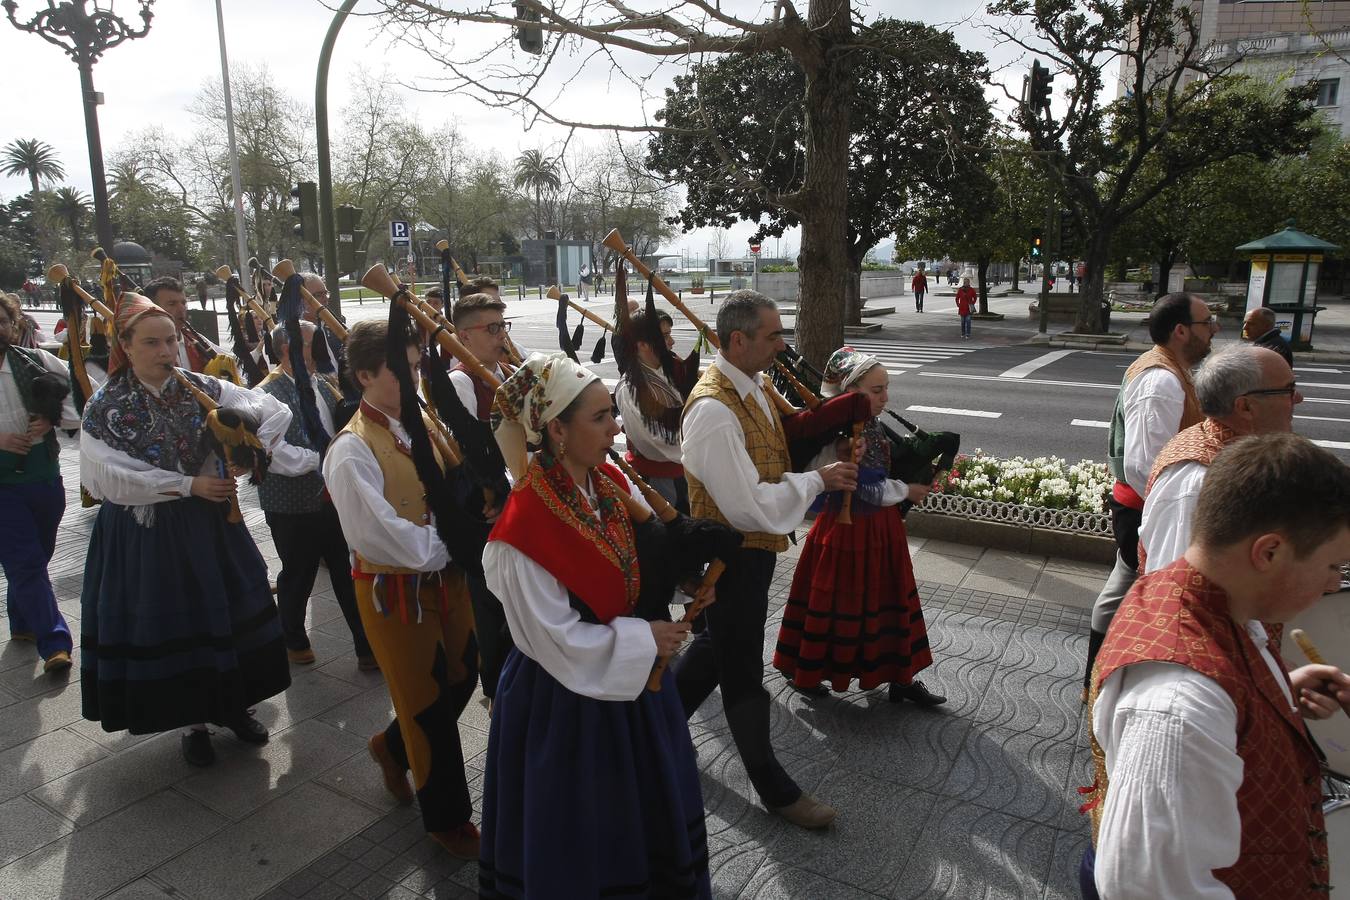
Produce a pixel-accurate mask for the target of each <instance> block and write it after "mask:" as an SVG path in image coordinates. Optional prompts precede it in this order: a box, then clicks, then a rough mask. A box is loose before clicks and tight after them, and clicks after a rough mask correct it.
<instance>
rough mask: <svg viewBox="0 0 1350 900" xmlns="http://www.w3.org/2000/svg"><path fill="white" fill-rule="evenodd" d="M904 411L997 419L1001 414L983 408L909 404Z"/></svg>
mask: <svg viewBox="0 0 1350 900" xmlns="http://www.w3.org/2000/svg"><path fill="white" fill-rule="evenodd" d="M905 412H925V413H938V414H940V415H944V416H968V417H970V418H974V419H998V418H1002V416H1003V413H1001V412H987V411H985V410H983V409H951V408H949V407H946V406H911V407H908V408H906V409H905Z"/></svg>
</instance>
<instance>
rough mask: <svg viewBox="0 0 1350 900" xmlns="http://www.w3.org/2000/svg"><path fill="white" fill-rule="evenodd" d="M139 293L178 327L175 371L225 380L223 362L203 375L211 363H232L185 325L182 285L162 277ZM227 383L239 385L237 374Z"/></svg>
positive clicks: (185, 301)
mask: <svg viewBox="0 0 1350 900" xmlns="http://www.w3.org/2000/svg"><path fill="white" fill-rule="evenodd" d="M142 290H143V291H144V295H145V296H146V297H148V298H149V299H150V300H151V301H152V302H153V303H154V304H155V305H156V306H158V307H159V308H160V309H162V310H164V311H165V312H166V313H168V314H169V318H171V319H173V321H174V324H175V325H177V326H178V335H179V340H178V368H180V369H187V370H188V371H189V372H196V373H198V374H202V373H206V374H210V375H215V376H218V377H228V373H227V372H225V371H223V370H222V369H221V366H223V365H224V363H223V362H222V363H220V364H217V366H215V367H213V370H212V371H210V372H208V371H207V366H208V365H210V364H211V362H212V361H213V360H215V359H217V358H227V359H229V360H230V361H231V362H233V357H232V356H230V354H229V353H227V352H226V351H225V350H224V349H223V348H222V347H219V346H217V345H216V344H214V343H212V342H211V341H209V340H207V339H206V338H204V337H202V336H201V335H199V334H197V332H196V331H194V330H193V329H192V326H191V325H190V324H189V323H188V315H187V310H188V301H187V293H186V292H184V290H183V284H182V282H180V281H179V280H178V279H177V278H172V277H170V276H168V275H165V276H163V277H162V278H156V279H155V280H154V281H151V282H149V283H148V284H146V286H145V287H144V288H143V289H142ZM231 380H232V381H234V383H235V384H239V383H240V382H239V378H238V376H237V373H236V376H235V377H234V378H232V379H231Z"/></svg>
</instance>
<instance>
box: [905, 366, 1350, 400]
mask: <svg viewBox="0 0 1350 900" xmlns="http://www.w3.org/2000/svg"><path fill="white" fill-rule="evenodd" d="M922 374H924V375H927V374H928V373H927V372H924V373H922ZM1303 402H1304V403H1339V404H1341V405H1342V406H1350V400H1333V399H1331V398H1330V397H1304V398H1303Z"/></svg>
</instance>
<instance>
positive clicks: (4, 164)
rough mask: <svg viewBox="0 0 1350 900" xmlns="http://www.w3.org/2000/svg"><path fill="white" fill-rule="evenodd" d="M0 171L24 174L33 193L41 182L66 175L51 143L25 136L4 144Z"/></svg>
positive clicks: (39, 186) (59, 178)
mask: <svg viewBox="0 0 1350 900" xmlns="http://www.w3.org/2000/svg"><path fill="white" fill-rule="evenodd" d="M0 172H4V173H5V174H6V175H23V176H26V177H27V178H28V183H29V184H30V185H32V188H33V191H32V192H33V194H34V195H36V194H37V192H38V191H39V190H40V189H41V187H42V182H44V181H46V182H52V181H60V180H61V179H62V178H65V177H66V170H65V168H64V167H63V166H62V165H61V161H60V160H59V159H58V158H57V156H56V150H55V149H54V148H53V147H52V145H51V144H48V143H47V142H45V141H39V140H28V139H26V138H17V139H15V140H13V141H10V142H9V143H8V144H6V145H5V149H4V152H3V153H0Z"/></svg>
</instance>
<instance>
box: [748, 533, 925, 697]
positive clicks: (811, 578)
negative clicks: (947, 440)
mask: <svg viewBox="0 0 1350 900" xmlns="http://www.w3.org/2000/svg"><path fill="white" fill-rule="evenodd" d="M932 663H933V656H932V653H930V652H929V648H928V629H927V627H926V626H925V625H924V621H923V610H922V609H921V608H920V606H919V592H918V588H917V587H916V585H915V583H914V564H913V563H912V562H911V560H910V557H909V543H908V541H907V540H906V537H905V521H904V519H903V518H901V516H900V508H899V507H898V506H887V507H882V508H880V509H877V508H875V507H872V508H871V509H869V510H868V511H867V512H866V513H861V514H860V513H859V512H857V511H855V512H854V514H853V524H852V525H840V524H838V522H837V521H836V513H835V511H834V510H833V509H829V508H827V509H825V510H823V511H822V512H821V513H820V515H819V516H817V517H816V521H815V524H813V525H812V526H811V531H810V533H809V534H808V535H807V536H806V543H805V544H804V545H803V547H802V555H801V559H800V561H798V563H797V571H796V573H795V574H794V575H793V576H792V588H791V590H790V591H789V593H788V602H787V606H786V607H785V608H784V609H783V623H782V625H781V626H780V628H779V630H778V645H777V648H776V649H775V651H774V655H773V665H774V668H776V669H778V671H780V672H782V673H783V674H784V675H786V676H787V677H788V678H789V679H790V680H791V681H792V683H793V684H795V685H797V686H798V687H803V688H813V687H816V686H817V685H819V684H821V683H827V684H829V685H830V687H831V688H832V689H833V690H835V691H844V690H847V689H848V687H849V684H850V683H851V682H852V681H853V680H854V679H857V681H858V687H859V688H860V689H861V690H870V689H872V688H875V687H878V686H880V685H883V684H890V683H900V684H908V683H909V682H910V681H912V680H913V678H914V675H915V674H916V673H917V672H919V671H920V670H922V669H925V668H927V667H928V666H930V665H932Z"/></svg>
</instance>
